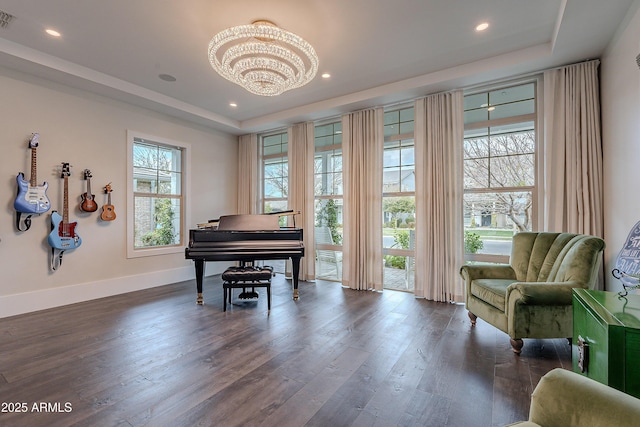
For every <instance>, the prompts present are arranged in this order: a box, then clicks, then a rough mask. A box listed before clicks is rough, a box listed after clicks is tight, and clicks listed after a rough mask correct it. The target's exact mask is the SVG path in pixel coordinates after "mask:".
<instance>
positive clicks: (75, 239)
mask: <svg viewBox="0 0 640 427" xmlns="http://www.w3.org/2000/svg"><path fill="white" fill-rule="evenodd" d="M69 175H71V172H70V170H69V163H63V164H62V175H61V178H62V179H64V199H63V207H62V216H60V214H59V213H58V212H57V211H52V212H51V233H49V237H48V239H47V240H48V242H49V246H51V247H52V248H54V249H58V250H61V251H66V250H69V249H75V248H77V247H78V246H80V245H81V244H82V239H81V238H80V236H78V234H77V233H76V226H77V225H78V223H77V222H69Z"/></svg>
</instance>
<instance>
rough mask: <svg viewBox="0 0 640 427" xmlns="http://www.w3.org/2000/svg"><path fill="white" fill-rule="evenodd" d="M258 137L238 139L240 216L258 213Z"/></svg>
mask: <svg viewBox="0 0 640 427" xmlns="http://www.w3.org/2000/svg"><path fill="white" fill-rule="evenodd" d="M258 179H259V178H258V135H256V134H250V135H242V136H240V137H238V205H237V210H238V213H239V214H256V213H258V211H259V210H258V200H259V197H258Z"/></svg>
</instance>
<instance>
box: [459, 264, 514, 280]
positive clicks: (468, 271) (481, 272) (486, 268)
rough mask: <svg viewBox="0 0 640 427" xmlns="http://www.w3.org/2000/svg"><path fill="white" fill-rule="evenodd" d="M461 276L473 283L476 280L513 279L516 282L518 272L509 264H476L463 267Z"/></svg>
mask: <svg viewBox="0 0 640 427" xmlns="http://www.w3.org/2000/svg"><path fill="white" fill-rule="evenodd" d="M460 276H462V278H463V279H464V280H465V281H467V282H471V281H473V280H476V279H513V280H516V272H515V271H514V270H513V268H511V266H510V265H509V264H474V265H463V266H462V267H461V268H460Z"/></svg>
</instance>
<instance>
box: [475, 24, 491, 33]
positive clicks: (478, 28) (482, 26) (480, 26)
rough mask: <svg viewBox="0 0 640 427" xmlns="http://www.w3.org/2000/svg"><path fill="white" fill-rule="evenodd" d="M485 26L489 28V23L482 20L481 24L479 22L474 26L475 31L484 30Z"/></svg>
mask: <svg viewBox="0 0 640 427" xmlns="http://www.w3.org/2000/svg"><path fill="white" fill-rule="evenodd" d="M487 28H489V23H488V22H483V23H482V24H479V25H478V26H477V27H476V31H484V30H486V29H487Z"/></svg>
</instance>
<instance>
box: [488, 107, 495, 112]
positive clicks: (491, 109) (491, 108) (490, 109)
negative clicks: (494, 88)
mask: <svg viewBox="0 0 640 427" xmlns="http://www.w3.org/2000/svg"><path fill="white" fill-rule="evenodd" d="M495 109H496V107H489V108H487V111H493V110H495Z"/></svg>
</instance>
